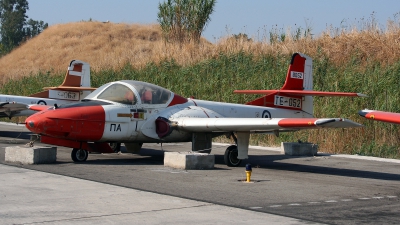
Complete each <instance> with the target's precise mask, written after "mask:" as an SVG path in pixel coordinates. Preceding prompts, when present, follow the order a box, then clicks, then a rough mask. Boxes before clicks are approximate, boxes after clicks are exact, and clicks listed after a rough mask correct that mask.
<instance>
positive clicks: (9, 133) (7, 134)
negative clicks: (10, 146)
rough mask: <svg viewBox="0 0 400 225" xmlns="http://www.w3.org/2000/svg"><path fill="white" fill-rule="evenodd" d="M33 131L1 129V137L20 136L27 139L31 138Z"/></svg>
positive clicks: (19, 137)
mask: <svg viewBox="0 0 400 225" xmlns="http://www.w3.org/2000/svg"><path fill="white" fill-rule="evenodd" d="M31 134H32V133H31V132H27V131H23V132H21V131H0V137H8V138H18V139H27V140H29V139H30V137H31Z"/></svg>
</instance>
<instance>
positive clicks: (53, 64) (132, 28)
mask: <svg viewBox="0 0 400 225" xmlns="http://www.w3.org/2000/svg"><path fill="white" fill-rule="evenodd" d="M238 51H245V52H251V53H252V54H253V55H255V56H257V55H261V54H266V53H277V54H278V53H279V54H291V53H293V52H303V53H306V54H308V55H310V56H311V57H315V56H317V55H318V56H321V55H325V56H328V57H329V59H330V62H332V63H336V64H339V65H340V64H342V63H344V62H346V61H348V60H351V59H350V57H354V54H356V55H357V58H358V59H360V60H365V61H366V60H368V59H370V58H374V59H375V60H378V61H380V62H382V63H391V62H394V61H398V60H399V58H400V29H399V26H398V24H393V23H392V24H389V25H388V26H387V29H386V30H385V31H382V30H380V29H375V28H371V29H365V30H363V31H358V30H355V29H354V30H350V31H346V32H343V31H342V32H336V33H335V34H331V33H329V32H326V33H324V34H322V35H320V36H319V37H316V38H315V37H314V38H310V37H303V38H301V39H300V40H296V41H295V40H293V39H291V38H290V35H287V38H286V39H285V40H284V41H280V42H277V43H273V44H270V43H267V42H255V41H248V40H245V39H234V38H223V39H220V40H219V41H218V42H217V43H216V44H211V43H209V42H207V41H206V40H204V41H203V43H202V44H200V45H192V44H187V45H184V46H179V45H174V44H165V43H164V42H163V41H162V38H161V30H160V29H159V27H158V25H156V24H152V25H139V24H114V23H101V22H76V23H68V24H58V25H54V26H50V27H49V28H48V29H46V30H45V31H44V32H43V33H41V34H40V35H38V36H37V37H35V38H33V39H31V40H29V41H27V42H26V43H24V44H23V45H21V46H20V47H19V48H17V49H15V50H14V51H12V52H11V53H10V54H8V55H6V56H4V57H2V58H0V77H1V80H0V85H1V84H3V83H4V82H5V81H7V80H8V79H9V78H12V79H18V78H19V77H21V76H28V75H30V74H36V73H37V72H38V71H42V72H47V71H50V73H60V72H61V73H62V72H64V71H65V69H66V66H67V64H68V63H69V61H70V60H72V59H79V60H83V61H87V62H88V63H90V64H91V67H92V69H93V70H96V71H97V70H101V69H105V68H114V69H118V68H119V67H121V66H122V65H125V64H126V63H130V64H131V65H132V66H133V67H136V68H140V67H142V66H144V65H146V64H147V63H148V62H155V63H157V62H160V61H161V60H163V59H170V58H174V59H175V60H176V62H177V63H178V64H181V65H187V64H192V63H196V62H198V61H202V60H204V59H207V58H215V57H218V55H219V53H220V52H224V53H235V52H238Z"/></svg>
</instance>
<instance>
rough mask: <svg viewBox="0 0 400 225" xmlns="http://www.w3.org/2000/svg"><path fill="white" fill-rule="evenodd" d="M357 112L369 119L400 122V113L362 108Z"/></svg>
mask: <svg viewBox="0 0 400 225" xmlns="http://www.w3.org/2000/svg"><path fill="white" fill-rule="evenodd" d="M358 114H359V115H360V116H362V117H365V118H367V119H370V120H377V121H382V122H387V123H396V124H400V113H393V112H384V111H378V110H368V109H364V110H360V111H359V112H358Z"/></svg>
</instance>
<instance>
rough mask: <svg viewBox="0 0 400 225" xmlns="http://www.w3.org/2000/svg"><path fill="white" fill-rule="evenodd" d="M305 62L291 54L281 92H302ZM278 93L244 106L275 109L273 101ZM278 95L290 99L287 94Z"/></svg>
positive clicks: (304, 59) (277, 91) (298, 56)
mask: <svg viewBox="0 0 400 225" xmlns="http://www.w3.org/2000/svg"><path fill="white" fill-rule="evenodd" d="M305 62H306V58H303V57H301V55H300V54H298V53H295V54H293V56H292V61H291V62H290V66H289V68H288V72H287V74H286V81H285V84H284V85H283V87H282V90H303V81H304V64H305ZM278 93H279V90H276V91H273V92H271V93H270V94H268V95H266V96H264V97H261V98H258V99H256V100H253V101H251V102H247V103H246V105H257V106H269V107H277V106H275V105H274V101H275V95H277V94H278ZM279 95H280V96H286V97H290V95H289V94H283V93H282V94H281V93H279ZM280 108H287V107H280Z"/></svg>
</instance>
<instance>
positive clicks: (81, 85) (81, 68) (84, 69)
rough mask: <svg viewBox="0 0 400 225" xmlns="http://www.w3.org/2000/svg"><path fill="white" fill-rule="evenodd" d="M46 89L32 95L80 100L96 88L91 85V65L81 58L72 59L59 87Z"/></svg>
mask: <svg viewBox="0 0 400 225" xmlns="http://www.w3.org/2000/svg"><path fill="white" fill-rule="evenodd" d="M43 89H44V90H45V91H42V92H38V93H35V94H33V95H30V97H39V98H53V99H65V100H72V101H79V100H81V99H83V98H85V97H86V96H87V95H88V94H90V92H92V91H93V90H95V89H96V88H92V87H90V65H89V64H88V63H86V62H83V61H80V60H72V61H71V62H70V64H69V67H68V69H67V73H66V75H65V78H64V81H63V83H62V84H61V85H60V86H58V87H44V88H43Z"/></svg>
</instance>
